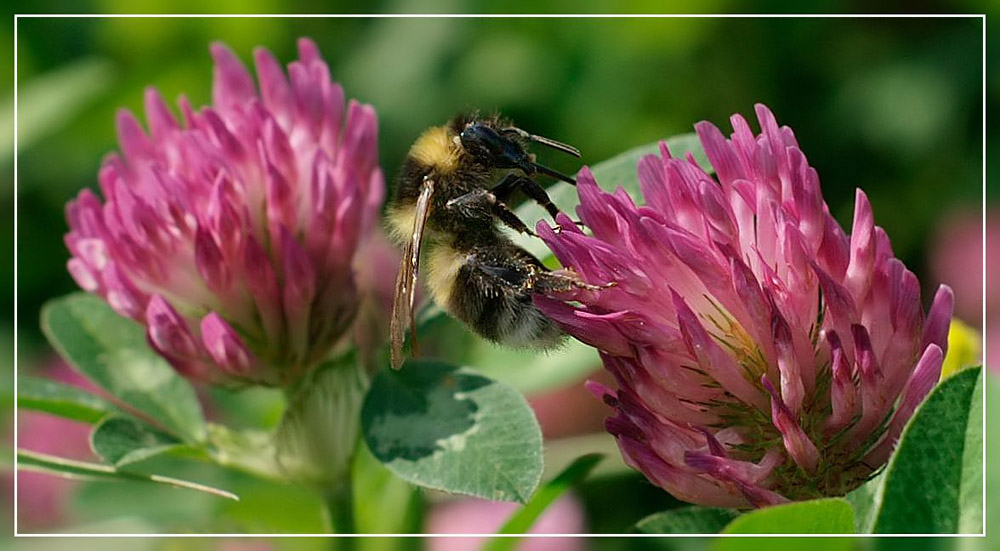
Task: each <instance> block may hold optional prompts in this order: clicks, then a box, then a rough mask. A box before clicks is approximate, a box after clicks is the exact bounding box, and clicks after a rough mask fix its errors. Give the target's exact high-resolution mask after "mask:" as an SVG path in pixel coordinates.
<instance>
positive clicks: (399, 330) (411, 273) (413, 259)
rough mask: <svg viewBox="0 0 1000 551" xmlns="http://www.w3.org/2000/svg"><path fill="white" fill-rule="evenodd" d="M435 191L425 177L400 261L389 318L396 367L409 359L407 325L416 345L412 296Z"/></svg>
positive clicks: (393, 362)
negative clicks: (411, 230)
mask: <svg viewBox="0 0 1000 551" xmlns="http://www.w3.org/2000/svg"><path fill="white" fill-rule="evenodd" d="M433 193H434V180H431V179H429V178H425V179H424V183H423V185H422V186H421V188H420V196H419V197H418V198H417V207H416V211H415V213H414V216H413V233H412V234H411V235H410V240H409V241H407V243H406V247H405V248H404V249H403V258H402V259H401V260H400V262H399V275H397V276H396V291H395V294H394V295H393V298H392V319H391V320H390V322H389V332H390V336H391V339H392V342H391V354H392V368H393V369H399V368H400V367H402V365H403V362H404V361H405V359H406V358H404V357H403V342H404V341H405V340H406V330H407V328H413V336H412V338H411V341H412V344H413V349H414V350H416V348H417V334H416V328H415V327H414V326H413V298H414V292H415V291H416V288H417V268H418V267H419V265H420V242H421V240H422V239H423V236H424V224H425V222H427V214H428V213H429V212H430V205H431V195H432V194H433Z"/></svg>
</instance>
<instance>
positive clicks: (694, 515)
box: [633, 505, 740, 534]
mask: <svg viewBox="0 0 1000 551" xmlns="http://www.w3.org/2000/svg"><path fill="white" fill-rule="evenodd" d="M738 516H740V512H739V511H737V510H736V509H724V508H719V507H702V506H700V505H692V506H690V507H679V508H677V509H671V510H669V511H663V512H662V513H656V514H652V515H649V516H648V517H646V518H644V519H642V520H640V521H639V522H637V523H636V525H635V527H633V531H634V532H637V533H640V534H717V533H719V532H720V531H722V529H723V528H725V527H726V525H728V524H729V523H730V522H732V521H733V519H735V518H736V517H738Z"/></svg>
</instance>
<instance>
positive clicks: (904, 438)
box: [852, 367, 983, 534]
mask: <svg viewBox="0 0 1000 551" xmlns="http://www.w3.org/2000/svg"><path fill="white" fill-rule="evenodd" d="M982 400H983V387H982V368H981V367H976V368H971V369H965V370H962V371H959V372H958V373H956V374H955V375H953V376H951V377H949V378H947V379H945V380H944V381H942V382H941V383H940V384H938V386H937V387H936V388H935V389H934V390H933V391H931V393H930V395H929V396H928V397H927V399H926V400H925V401H924V403H923V404H922V405H921V406H920V407H919V408H917V411H916V413H914V415H913V417H912V418H911V419H910V421H909V423H908V424H907V426H906V428H905V429H903V434H902V435H901V436H900V440H899V444H898V446H897V448H896V451H895V452H894V453H893V456H892V458H891V459H890V460H889V464H888V465H887V466H886V468H885V472H884V473H883V474H882V476H880V477H878V478H876V479H874V480H872V481H869V482H868V483H867V484H866V485H865V486H864V487H862V488H860V489H859V490H856V491H855V494H856V495H852V501H853V502H855V503H858V502H864V501H868V502H869V503H870V506H868V507H863V508H859V511H858V513H859V516H860V517H861V521H860V523H859V530H863V531H866V532H868V531H870V532H873V533H882V534H887V533H888V534H905V533H921V534H923V533H936V534H951V533H958V532H965V533H979V532H982V527H983V524H982V522H983V520H982V514H983V501H982V488H983V487H982V481H983V478H982V477H983V471H982V468H983V463H982V460H983V448H982V433H983V425H982V411H983V410H982Z"/></svg>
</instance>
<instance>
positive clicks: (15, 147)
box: [13, 13, 987, 539]
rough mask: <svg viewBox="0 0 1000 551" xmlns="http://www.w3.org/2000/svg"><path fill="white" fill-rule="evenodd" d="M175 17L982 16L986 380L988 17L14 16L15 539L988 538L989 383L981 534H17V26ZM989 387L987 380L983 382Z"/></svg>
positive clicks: (525, 16)
mask: <svg viewBox="0 0 1000 551" xmlns="http://www.w3.org/2000/svg"><path fill="white" fill-rule="evenodd" d="M59 18H63V19H77V18H79V19H117V18H122V19H124V18H133V19H150V18H158V19H173V18H238V19H246V18H282V19H311V18H330V19H364V18H371V19H396V18H416V19H432V18H433V19H452V18H458V19H511V18H519V19H520V18H525V19H527V18H552V19H556V18H558V19H566V18H582V19H640V18H706V19H714V18H753V19H786V18H803V19H828V18H837V19H852V18H858V19H874V18H886V19H911V18H920V19H952V18H965V19H971V18H978V19H981V20H982V22H983V32H982V43H983V44H982V47H983V51H982V115H983V121H982V124H983V127H982V128H983V146H982V177H983V192H982V217H983V228H982V239H983V250H982V254H983V274H982V276H983V289H982V293H983V297H984V300H983V307H982V320H983V322H982V323H983V326H982V329H983V336H984V338H983V352H982V353H983V373H982V375H981V376H982V377H984V378H985V377H986V376H987V375H986V371H987V368H986V365H985V362H986V357H987V350H986V347H987V344H986V339H985V336H986V334H987V328H986V324H987V318H986V301H985V297H986V281H987V279H986V276H987V274H986V91H987V90H986V15H985V14H496V15H493V14H434V13H425V14H396V13H394V14H80V13H76V14H18V13H15V14H14V163H13V166H14V507H13V512H14V518H13V527H14V537H15V538H18V537H22V538H36V537H52V538H77V537H83V538H157V537H164V538H211V537H233V538H296V537H311V538H314V537H333V538H345V537H348V538H349V537H362V538H365V537H404V538H416V537H419V538H429V537H436V538H473V537H479V538H566V537H572V538H609V537H614V538H618V537H626V538H720V537H740V538H745V537H749V538H773V537H807V538H810V537H813V538H815V537H836V538H859V539H861V538H870V537H874V538H880V537H892V538H899V537H902V538H914V537H937V538H941V537H957V538H985V537H986V518H987V517H986V475H985V466H986V432H987V431H986V429H985V427H986V385H985V384H984V385H983V407H982V409H983V467H984V473H983V532H982V533H980V534H962V533H958V534H590V533H585V534H520V535H517V534H512V535H507V534H493V533H486V534H324V533H320V534H228V533H206V534H172V533H163V534H160V533H157V534H100V533H94V534H89V533H88V534H59V533H31V534H22V533H19V532H18V530H17V520H18V517H17V502H18V500H17V489H18V488H17V472H18V471H17V372H18V366H17V359H18V346H17V345H18V339H17V337H18V335H17V327H18V326H17V306H18V305H17V275H18V270H17V268H18V266H17V259H18V247H17V228H18V226H17V214H18V213H17V204H18V193H17V159H18V144H17V136H18V131H17V130H18V126H17V123H18V120H17V114H18V103H17V91H18V82H17V23H18V20H19V19H59ZM984 383H985V380H984Z"/></svg>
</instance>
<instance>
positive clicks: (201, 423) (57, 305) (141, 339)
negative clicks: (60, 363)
mask: <svg viewBox="0 0 1000 551" xmlns="http://www.w3.org/2000/svg"><path fill="white" fill-rule="evenodd" d="M42 330H43V331H44V332H45V335H46V336H47V337H48V339H49V341H50V342H51V343H52V345H53V346H54V347H55V348H56V350H57V351H58V352H59V354H60V355H62V356H63V358H65V359H66V360H67V361H69V362H70V363H71V364H73V365H74V366H75V367H76V368H77V369H78V370H79V371H80V372H81V373H83V375H85V376H86V377H87V378H89V379H90V380H91V381H93V382H94V383H96V384H97V385H98V386H100V387H101V388H103V389H105V390H107V391H108V392H109V393H111V395H113V396H115V397H117V398H118V399H120V400H121V401H122V402H124V403H125V404H127V405H129V406H131V407H133V408H135V409H136V410H137V411H138V412H141V413H142V414H145V415H148V416H149V417H150V420H151V421H152V422H154V423H157V424H162V426H163V428H164V429H166V430H168V431H170V432H172V433H173V434H175V435H176V436H178V437H180V438H181V439H183V440H185V441H187V442H200V441H202V440H204V438H205V420H204V418H203V417H202V414H201V405H200V404H199V403H198V399H197V397H195V394H194V389H192V388H191V385H190V384H188V382H187V381H185V380H184V379H183V378H181V377H180V376H179V375H177V373H176V372H175V371H174V370H173V368H171V367H170V365H169V364H167V362H166V360H164V359H163V358H161V357H160V356H159V355H157V354H156V353H155V352H153V351H152V350H151V349H150V348H149V346H148V345H147V344H146V336H145V333H144V331H143V329H142V327H140V326H139V325H138V324H136V323H134V322H132V321H131V320H127V319H125V318H123V317H121V316H119V315H118V314H116V313H115V312H114V311H113V310H112V309H111V307H110V306H108V305H107V304H106V303H105V302H104V301H102V300H101V299H99V298H97V297H93V296H91V295H87V294H83V293H75V294H72V295H67V296H65V297H62V298H59V299H55V300H51V301H49V302H48V303H47V304H46V305H45V306H44V307H43V308H42Z"/></svg>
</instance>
